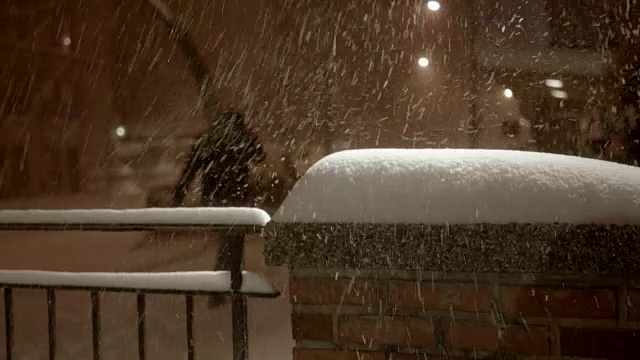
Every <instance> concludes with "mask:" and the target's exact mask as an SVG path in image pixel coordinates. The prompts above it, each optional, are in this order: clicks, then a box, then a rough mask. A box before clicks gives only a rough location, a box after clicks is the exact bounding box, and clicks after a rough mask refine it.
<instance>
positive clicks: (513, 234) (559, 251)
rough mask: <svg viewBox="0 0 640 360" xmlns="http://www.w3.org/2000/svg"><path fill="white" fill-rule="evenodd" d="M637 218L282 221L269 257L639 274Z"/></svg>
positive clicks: (285, 261) (366, 266) (275, 227)
mask: <svg viewBox="0 0 640 360" xmlns="http://www.w3.org/2000/svg"><path fill="white" fill-rule="evenodd" d="M639 234H640V226H625V225H623V226H618V225H570V224H505V225H497V224H477V225H450V226H446V225H442V226H434V225H386V224H381V225H375V224H295V223H294V224H281V223H275V222H271V223H270V224H268V225H267V228H266V233H265V238H266V241H265V255H266V259H267V263H268V264H269V265H278V266H280V265H286V266H288V267H289V268H290V269H311V268H319V269H343V270H342V271H344V269H363V270H380V269H395V270H421V271H440V272H456V273H464V272H468V273H481V272H493V273H496V272H499V273H535V274H556V275H558V274H567V275H571V274H574V275H575V274H580V275H585V274H590V275H597V276H602V275H610V276H621V275H622V276H638V275H640V241H639V240H640V239H639V238H640V236H639Z"/></svg>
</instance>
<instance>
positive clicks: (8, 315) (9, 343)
mask: <svg viewBox="0 0 640 360" xmlns="http://www.w3.org/2000/svg"><path fill="white" fill-rule="evenodd" d="M4 331H5V338H6V342H5V345H4V346H5V354H6V359H7V360H12V359H13V290H12V289H10V288H4Z"/></svg>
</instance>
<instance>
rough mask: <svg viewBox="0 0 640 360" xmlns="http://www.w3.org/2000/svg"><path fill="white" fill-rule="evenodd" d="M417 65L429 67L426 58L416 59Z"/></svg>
mask: <svg viewBox="0 0 640 360" xmlns="http://www.w3.org/2000/svg"><path fill="white" fill-rule="evenodd" d="M418 65H419V66H420V67H427V66H429V59H427V58H426V57H421V58H420V59H418Z"/></svg>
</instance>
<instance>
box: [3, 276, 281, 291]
mask: <svg viewBox="0 0 640 360" xmlns="http://www.w3.org/2000/svg"><path fill="white" fill-rule="evenodd" d="M2 285H9V286H11V285H22V286H38V287H48V286H53V287H64V288H72V289H74V288H77V289H82V288H97V289H105V290H109V289H112V290H147V291H150V292H154V291H156V292H174V291H184V292H219V293H222V292H229V291H231V277H230V275H229V272H228V271H184V272H166V273H106V272H84V273H77V272H59V271H35V270H0V287H2ZM240 291H241V292H243V293H251V294H263V295H277V294H278V290H277V289H276V288H275V287H274V286H273V285H272V284H270V283H269V282H268V281H266V280H265V279H264V278H263V277H262V276H260V275H258V274H254V273H250V272H247V271H243V272H242V287H241V289H240Z"/></svg>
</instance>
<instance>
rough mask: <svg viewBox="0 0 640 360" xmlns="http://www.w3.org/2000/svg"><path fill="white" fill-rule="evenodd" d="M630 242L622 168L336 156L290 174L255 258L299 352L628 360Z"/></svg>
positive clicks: (401, 155)
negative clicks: (283, 275) (283, 308)
mask: <svg viewBox="0 0 640 360" xmlns="http://www.w3.org/2000/svg"><path fill="white" fill-rule="evenodd" d="M638 234H640V169H639V168H637V167H632V166H627V165H621V164H615V163H611V162H606V161H599V160H593V159H586V158H580V157H573V156H562V155H554V154H543V153H531V152H520V151H506V150H463V149H457V150H454V149H420V150H418V149H415V150H398V149H370V150H350V151H343V152H338V153H334V154H332V155H329V156H327V157H325V158H324V159H322V160H321V161H320V162H318V163H317V164H315V165H314V166H312V167H311V168H310V169H309V170H308V171H307V172H306V174H305V175H304V176H303V177H302V178H301V179H300V180H299V181H298V183H297V184H296V186H295V187H294V188H293V190H292V191H291V193H290V194H289V195H288V197H287V198H286V199H285V201H284V202H283V204H282V206H281V207H280V209H279V210H278V211H277V212H276V213H275V214H274V216H273V218H272V221H271V222H270V223H269V224H268V225H267V227H266V231H265V238H266V241H265V253H266V258H267V263H268V264H270V265H277V266H287V267H288V268H289V269H290V292H291V295H290V299H291V302H292V303H294V305H295V306H293V309H294V311H293V314H292V320H293V321H294V322H295V323H296V327H295V328H294V338H295V339H298V342H297V345H296V349H294V353H295V354H296V356H297V357H299V358H301V359H302V358H313V359H318V360H324V359H326V360H331V359H334V358H336V357H341V358H352V357H353V358H356V357H358V358H359V357H365V358H380V359H391V358H405V357H407V358H409V357H410V358H414V357H415V358H431V357H437V358H509V359H510V358H514V359H515V358H521V357H526V358H529V357H540V358H548V357H553V358H565V357H566V358H570V357H575V358H609V359H614V358H615V359H631V358H635V357H637V354H638V353H640V342H638V341H637V335H636V332H637V326H638V323H639V321H640V285H639V284H640V236H639V235H638ZM620 299H626V300H623V301H619V300H620ZM328 314H329V315H328ZM331 314H338V316H332V315H331ZM317 324H323V326H319V325H317ZM315 328H317V329H318V330H317V331H315V332H311V331H310V330H309V329H315ZM306 340H315V341H313V342H309V341H306ZM584 344H589V346H584ZM326 349H331V351H328V350H326ZM496 356H497V357H496Z"/></svg>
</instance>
